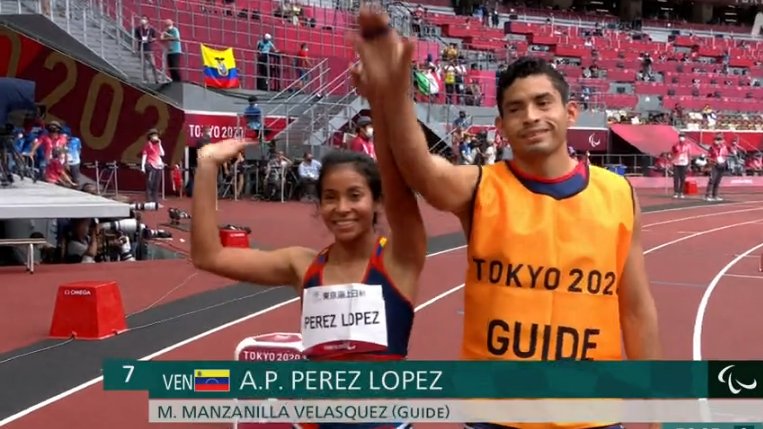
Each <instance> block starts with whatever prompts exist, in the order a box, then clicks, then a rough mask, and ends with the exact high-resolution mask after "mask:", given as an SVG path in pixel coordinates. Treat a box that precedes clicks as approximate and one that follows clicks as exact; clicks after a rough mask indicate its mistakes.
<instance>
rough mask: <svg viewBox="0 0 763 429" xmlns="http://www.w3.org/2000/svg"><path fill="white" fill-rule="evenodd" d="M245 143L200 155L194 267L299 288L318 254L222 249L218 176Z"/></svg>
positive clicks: (209, 148)
mask: <svg viewBox="0 0 763 429" xmlns="http://www.w3.org/2000/svg"><path fill="white" fill-rule="evenodd" d="M245 144H246V143H244V142H242V141H238V140H226V141H222V142H219V143H215V144H209V145H206V146H205V147H204V148H203V149H202V150H201V151H200V153H199V159H198V164H197V167H196V173H195V176H194V187H193V202H192V206H191V207H192V208H191V258H192V260H193V264H194V265H195V266H196V267H197V268H199V269H202V270H204V271H208V272H211V273H214V274H217V275H220V276H224V277H228V278H231V279H235V280H239V281H245V282H250V283H256V284H260V285H264V286H285V285H292V286H295V287H299V285H300V283H301V277H302V272H303V270H304V268H305V267H306V266H307V264H309V261H310V260H311V258H312V257H313V255H315V252H314V251H312V250H310V249H306V248H302V247H287V248H283V249H278V250H273V251H262V250H255V249H241V248H231V247H223V245H222V243H221V242H220V238H219V229H218V226H217V214H216V209H215V205H216V194H217V174H218V169H219V167H220V165H222V164H223V163H225V162H226V161H227V160H229V159H231V158H233V157H235V156H237V155H238V153H239V152H240V151H241V150H242V149H243V148H244V146H245Z"/></svg>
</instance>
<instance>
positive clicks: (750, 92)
mask: <svg viewBox="0 0 763 429" xmlns="http://www.w3.org/2000/svg"><path fill="white" fill-rule="evenodd" d="M425 21H426V22H427V23H429V24H432V25H437V26H439V27H440V29H441V32H442V34H443V35H444V36H447V37H451V38H458V39H461V40H462V46H463V47H464V48H466V49H469V50H479V51H486V52H489V53H491V54H494V55H495V56H497V57H500V56H501V55H502V54H503V53H504V52H506V51H507V50H508V52H511V53H512V54H513V55H514V56H517V55H524V54H527V53H531V54H535V55H542V56H544V57H547V58H549V59H552V58H556V59H557V60H562V61H559V64H560V65H559V67H558V68H559V70H560V71H562V72H563V73H564V74H565V75H566V76H567V77H568V78H569V79H570V81H571V83H572V86H573V91H575V92H577V91H579V90H580V89H581V88H583V87H588V88H589V89H590V90H592V93H594V94H597V93H598V101H599V102H601V103H602V104H604V105H606V107H607V108H610V109H612V108H615V109H621V108H622V109H631V108H634V107H636V104H637V103H638V101H639V97H638V96H639V95H642V96H658V97H661V98H662V105H663V107H666V108H673V107H674V106H675V105H676V103H680V105H682V106H683V107H684V108H686V109H690V110H700V109H703V108H704V107H705V106H706V105H708V104H710V105H711V106H712V108H713V109H714V110H715V111H737V112H752V111H755V110H756V109H757V108H758V106H757V104H756V103H755V100H756V99H757V98H759V97H761V96H763V87H757V86H751V83H752V78H759V77H763V67H761V66H760V64H759V62H758V61H757V59H756V56H757V55H759V53H760V51H761V44H760V43H759V42H747V43H745V42H739V41H735V40H731V39H718V38H709V37H698V36H677V37H675V38H674V39H673V40H672V41H670V42H654V41H649V40H633V38H632V36H631V35H630V33H627V32H621V31H616V30H611V29H604V30H602V31H603V32H604V33H603V34H602V35H592V34H591V33H593V32H592V31H590V29H589V30H586V29H584V28H581V27H564V26H560V25H551V24H538V23H529V22H521V21H514V22H511V23H510V24H508V25H507V26H506V31H507V33H508V34H509V36H510V39H509V40H508V41H505V40H504V37H505V36H506V35H505V34H504V29H499V28H491V27H487V26H484V25H483V24H482V23H481V22H479V20H476V19H474V18H473V17H465V16H454V15H428V16H426V17H425ZM588 24H591V25H592V24H594V22H589V23H588ZM507 45H508V46H507ZM645 52H649V53H650V54H651V55H652V57H653V58H654V60H655V61H654V63H653V66H652V72H653V75H654V76H655V79H654V80H656V81H646V79H645V78H644V76H643V74H642V73H641V72H642V71H643V65H642V61H641V59H640V56H641V55H642V54H643V53H645ZM726 53H728V70H727V72H728V73H723V68H724V65H723V64H722V63H721V60H722V58H723V57H724V55H725V54H726ZM710 61H712V63H709V62H710ZM565 63H566V64H565ZM592 65H596V66H597V67H598V69H599V70H601V71H602V72H601V75H600V76H599V77H598V78H593V79H586V78H584V77H583V71H584V68H586V67H590V66H592ZM469 79H478V80H479V81H480V84H481V86H482V87H483V88H484V89H485V91H484V93H485V94H486V95H487V97H486V99H485V103H484V104H483V105H493V104H494V98H493V99H491V98H492V97H494V96H493V92H494V91H493V88H494V86H495V85H494V80H495V75H494V74H493V73H487V72H485V71H480V72H476V73H472V74H470V75H469ZM612 84H629V85H632V87H633V88H632V92H630V91H628V90H625V91H622V92H617V91H616V90H615V88H613V87H612Z"/></svg>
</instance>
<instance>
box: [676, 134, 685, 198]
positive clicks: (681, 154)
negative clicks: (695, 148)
mask: <svg viewBox="0 0 763 429" xmlns="http://www.w3.org/2000/svg"><path fill="white" fill-rule="evenodd" d="M672 151H673V198H684V184H685V183H686V170H687V169H688V168H689V143H687V142H686V134H684V133H683V131H682V132H681V133H679V134H678V143H676V144H674V145H673V148H672Z"/></svg>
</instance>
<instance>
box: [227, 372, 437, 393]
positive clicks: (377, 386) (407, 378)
mask: <svg viewBox="0 0 763 429" xmlns="http://www.w3.org/2000/svg"><path fill="white" fill-rule="evenodd" d="M284 375H285V376H286V377H284ZM283 378H288V379H287V380H283ZM441 380H442V371H438V370H428V371H424V370H421V371H412V370H385V371H381V370H379V371H373V370H371V371H357V370H292V371H285V372H284V371H271V370H266V371H247V372H246V373H245V374H244V377H243V378H242V380H241V386H240V387H239V390H242V391H243V390H247V389H249V390H283V389H286V388H288V389H290V390H308V391H309V390H315V391H320V390H334V391H352V390H358V391H359V390H383V391H395V390H408V389H415V390H418V391H440V390H442V389H443V388H442V385H441Z"/></svg>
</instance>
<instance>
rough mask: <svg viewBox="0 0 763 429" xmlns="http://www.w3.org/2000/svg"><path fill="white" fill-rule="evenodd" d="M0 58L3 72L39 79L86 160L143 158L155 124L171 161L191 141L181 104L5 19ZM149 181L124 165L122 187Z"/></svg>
mask: <svg viewBox="0 0 763 429" xmlns="http://www.w3.org/2000/svg"><path fill="white" fill-rule="evenodd" d="M0 58H2V59H0V75H1V76H8V77H18V78H22V79H28V80H33V81H35V82H36V99H37V100H36V101H37V102H38V103H40V104H43V105H45V106H46V107H47V112H48V113H47V117H46V118H45V119H46V121H53V120H57V121H61V122H65V123H66V124H67V125H69V126H70V127H71V129H72V132H73V133H74V134H75V135H77V136H79V137H80V139H81V140H82V143H83V148H82V160H83V162H92V161H99V162H112V161H118V162H123V163H137V162H140V152H141V150H142V148H143V146H144V144H145V143H146V132H147V131H148V130H150V129H152V128H156V129H158V130H159V131H160V132H161V136H162V141H163V144H164V150H165V152H166V153H167V157H166V161H167V162H168V163H177V162H179V161H180V160H181V158H182V156H183V152H184V147H185V145H186V141H185V140H186V139H185V133H183V132H182V130H183V124H184V113H183V111H182V110H181V109H178V108H176V107H174V106H172V105H170V104H168V103H166V102H164V101H162V100H161V99H159V98H158V97H156V96H154V95H152V94H150V93H148V92H145V91H143V90H141V89H138V88H137V87H134V86H132V85H130V84H128V83H126V82H124V81H121V80H119V79H117V78H115V77H113V76H112V75H110V74H108V73H106V72H102V71H99V70H96V69H95V68H93V67H91V66H89V65H87V64H85V63H83V62H81V61H78V60H76V59H75V58H73V57H71V56H69V55H67V54H66V53H64V52H62V51H60V50H57V49H55V48H52V47H50V46H46V45H45V44H44V43H43V42H41V41H37V40H33V39H32V38H30V37H27V36H26V35H24V34H22V33H19V32H17V31H15V30H14V29H12V28H10V27H8V26H4V25H2V24H1V23H0ZM83 173H85V174H87V175H89V176H91V177H92V176H94V173H91V171H88V170H85V169H83ZM144 181H145V180H144V177H143V174H142V173H140V171H136V170H131V169H126V168H122V169H120V170H119V188H120V190H122V189H124V190H138V189H144V186H145V185H144Z"/></svg>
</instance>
